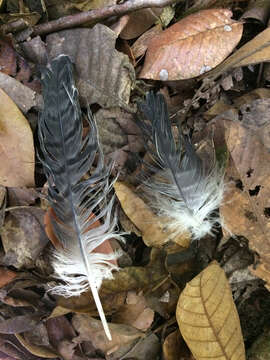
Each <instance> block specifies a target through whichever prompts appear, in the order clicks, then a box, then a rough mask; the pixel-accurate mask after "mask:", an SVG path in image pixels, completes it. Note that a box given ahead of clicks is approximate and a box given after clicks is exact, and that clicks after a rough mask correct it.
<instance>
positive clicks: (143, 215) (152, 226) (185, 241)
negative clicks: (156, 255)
mask: <svg viewBox="0 0 270 360" xmlns="http://www.w3.org/2000/svg"><path fill="white" fill-rule="evenodd" d="M114 189H115V192H116V196H117V198H118V200H119V201H120V203H121V206H122V209H123V210H124V212H125V213H126V215H127V216H128V217H129V219H130V220H131V221H132V222H133V223H134V225H135V226H136V227H137V228H138V229H139V230H140V231H141V233H142V238H143V241H144V242H145V244H146V245H147V246H154V247H160V246H162V245H164V244H165V243H166V242H168V241H169V240H172V241H174V242H176V243H177V244H178V245H180V246H183V247H188V246H189V241H190V234H185V235H184V236H176V237H175V236H173V235H172V233H170V231H169V229H168V228H167V227H166V223H167V221H166V218H165V217H164V218H162V217H160V216H157V215H155V214H154V213H153V212H152V210H151V209H150V207H149V206H148V205H147V204H146V203H145V202H144V201H143V200H142V199H141V198H140V197H139V196H138V195H137V194H136V193H135V192H134V191H133V190H132V189H131V188H130V187H129V186H127V185H126V184H125V183H123V182H120V181H117V182H116V183H115V184H114Z"/></svg>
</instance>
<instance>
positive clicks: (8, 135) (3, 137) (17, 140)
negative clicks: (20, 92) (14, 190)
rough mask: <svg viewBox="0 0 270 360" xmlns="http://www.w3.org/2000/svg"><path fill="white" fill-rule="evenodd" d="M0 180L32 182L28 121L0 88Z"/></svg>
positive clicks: (15, 183)
mask: <svg viewBox="0 0 270 360" xmlns="http://www.w3.org/2000/svg"><path fill="white" fill-rule="evenodd" d="M0 148H1V151H0V163H1V167H0V184H1V185H4V186H33V185H34V169H35V155H34V143H33V134H32V131H31V128H30V125H29V123H28V121H27V120H26V119H25V117H24V116H23V114H22V113H21V112H20V110H19V109H18V108H17V106H16V105H15V104H14V102H13V101H12V100H11V99H10V97H9V96H8V95H7V94H6V93H5V92H4V91H3V90H2V89H0Z"/></svg>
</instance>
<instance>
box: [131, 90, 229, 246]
mask: <svg viewBox="0 0 270 360" xmlns="http://www.w3.org/2000/svg"><path fill="white" fill-rule="evenodd" d="M140 109H141V111H142V113H144V115H145V117H146V118H147V119H148V120H150V124H149V123H146V122H144V121H140V120H138V124H139V126H140V127H141V129H142V131H143V134H144V135H145V141H146V142H147V141H148V142H149V141H150V142H151V143H152V146H149V147H148V150H149V151H150V152H151V154H152V156H153V158H154V160H155V162H156V163H157V165H158V166H157V168H154V167H152V166H151V168H152V170H154V172H155V173H156V174H157V175H158V176H152V177H151V178H150V179H148V180H146V181H144V185H145V190H146V194H147V198H148V199H149V201H150V205H151V206H152V207H153V208H154V209H155V211H156V212H157V213H158V214H159V215H161V216H166V217H168V218H169V219H170V220H168V223H167V226H168V227H169V228H170V230H171V231H173V233H174V235H175V236H176V235H180V234H183V233H185V232H187V231H189V232H190V233H191V234H192V239H193V240H198V239H200V238H202V237H204V236H205V235H207V234H210V235H213V231H214V225H215V224H216V223H220V219H219V216H218V214H217V212H216V210H217V209H218V208H219V206H220V204H221V201H222V198H223V193H224V181H223V174H222V171H221V170H220V169H218V168H217V167H215V168H213V169H211V170H210V171H209V170H206V169H207V166H206V165H207V164H204V163H203V162H202V160H201V159H200V158H199V156H198V155H197V154H196V152H195V150H194V148H193V146H192V144H191V143H190V140H189V139H187V138H185V137H183V136H182V135H181V134H179V144H178V146H177V145H176V142H175V140H174V137H173V134H172V128H171V123H170V119H169V116H168V110H167V105H166V102H165V99H164V97H163V96H162V95H161V94H157V95H156V94H154V93H149V94H148V95H147V97H146V102H145V103H143V104H140ZM182 150H184V155H182Z"/></svg>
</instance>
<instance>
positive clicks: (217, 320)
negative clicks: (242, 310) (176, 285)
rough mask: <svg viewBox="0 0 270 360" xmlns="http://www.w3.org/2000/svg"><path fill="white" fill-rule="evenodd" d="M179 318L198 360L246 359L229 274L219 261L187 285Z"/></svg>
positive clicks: (178, 308) (178, 310)
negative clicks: (226, 273)
mask: <svg viewBox="0 0 270 360" xmlns="http://www.w3.org/2000/svg"><path fill="white" fill-rule="evenodd" d="M176 318H177V322H178V325H179V328H180V331H181V334H182V336H183V338H184V340H185V342H186V343H187V344H188V346H189V348H190V350H191V352H192V354H193V356H194V357H195V359H197V360H198V359H203V358H204V359H205V358H208V359H210V358H211V359H243V360H244V359H245V347H244V342H243V337H242V333H241V327H240V321H239V317H238V313H237V310H236V307H235V305H234V302H233V298H232V294H231V289H230V286H229V283H228V281H227V279H226V275H225V273H224V271H223V270H222V269H221V268H220V266H219V265H218V263H217V262H215V261H214V262H212V263H211V264H210V265H209V266H208V267H207V268H206V269H205V270H203V271H202V272H201V273H200V274H199V275H197V276H196V277H195V278H194V279H193V280H192V281H190V282H189V283H187V285H186V287H185V289H184V290H183V292H182V293H181V295H180V298H179V301H178V304H177V309H176Z"/></svg>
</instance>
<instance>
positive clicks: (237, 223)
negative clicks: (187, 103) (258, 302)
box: [221, 113, 270, 288]
mask: <svg viewBox="0 0 270 360" xmlns="http://www.w3.org/2000/svg"><path fill="white" fill-rule="evenodd" d="M257 114H258V113H257ZM255 116H256V115H255V113H254V117H255ZM260 117H261V118H263V115H262V113H261V114H260ZM245 123H246V124H245V125H247V119H246V120H245ZM253 125H254V126H255V122H254V124H253ZM225 126H226V143H227V148H228V150H229V152H230V155H231V158H232V161H233V165H234V167H235V169H236V171H237V173H238V176H239V178H238V180H241V182H242V188H243V191H240V190H239V189H235V190H234V191H230V192H228V195H227V197H228V198H229V199H228V201H226V200H225V204H224V205H223V206H222V207H221V214H222V216H223V217H224V219H225V224H226V226H227V228H228V229H229V230H230V231H231V232H232V233H234V234H235V235H244V236H245V237H247V238H248V240H249V245H250V247H251V248H252V250H255V251H256V252H257V253H258V254H259V255H260V264H259V266H257V267H256V270H253V271H254V273H255V274H256V275H257V276H259V277H261V278H262V279H263V280H265V281H266V282H267V286H268V288H269V287H270V242H269V236H270V220H269V209H270V182H269V179H270V167H269V163H270V154H269V151H268V149H267V148H266V147H265V146H264V145H263V144H262V142H261V140H260V137H259V136H258V132H257V131H259V126H258V125H257V126H256V127H255V129H254V128H253V129H251V128H249V129H247V128H246V127H244V126H243V124H241V123H240V122H225ZM233 215H235V216H233ZM241 215H242V216H241Z"/></svg>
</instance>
